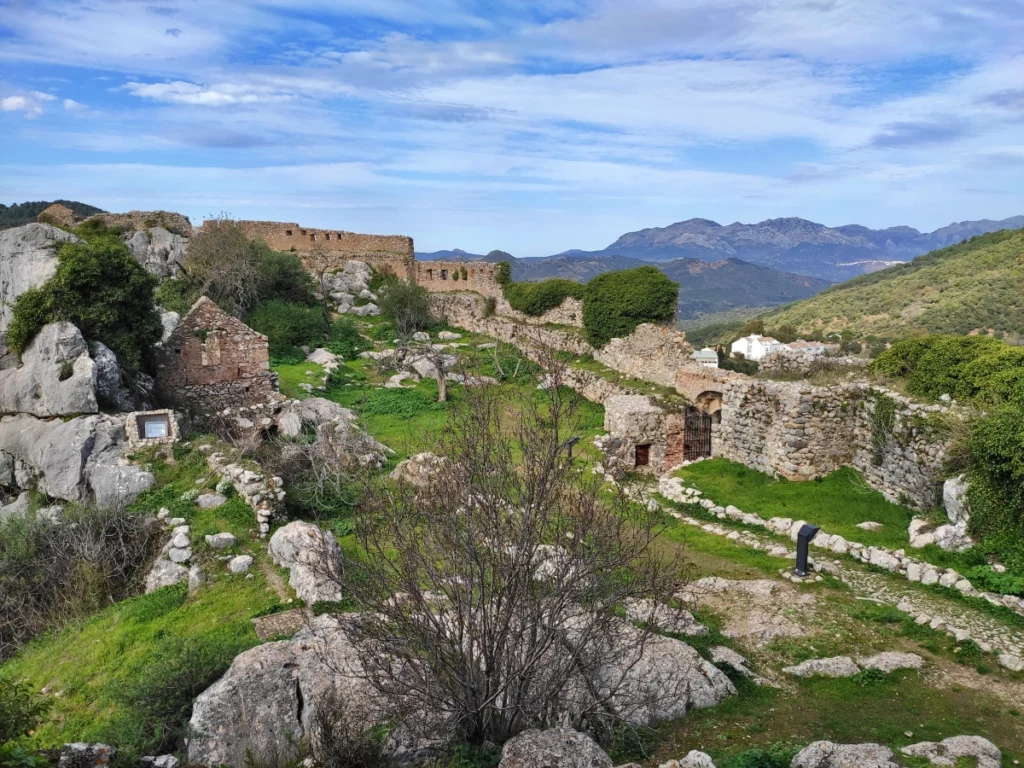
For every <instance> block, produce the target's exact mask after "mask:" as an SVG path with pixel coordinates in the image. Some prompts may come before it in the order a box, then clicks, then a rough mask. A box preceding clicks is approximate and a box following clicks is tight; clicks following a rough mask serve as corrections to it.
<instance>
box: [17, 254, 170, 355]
mask: <svg viewBox="0 0 1024 768" xmlns="http://www.w3.org/2000/svg"><path fill="white" fill-rule="evenodd" d="M156 284H157V281H156V278H155V277H153V276H152V275H150V274H148V273H147V272H146V271H145V270H144V269H143V268H142V266H141V265H140V264H139V262H138V261H136V259H135V257H134V256H132V254H131V252H130V251H129V250H128V248H127V247H126V246H125V245H124V243H122V242H121V241H120V240H118V239H117V238H116V237H112V236H107V237H96V238H94V239H93V240H91V241H88V242H84V243H67V244H64V245H63V246H61V248H60V253H59V255H58V258H57V270H56V272H55V274H54V276H53V277H52V278H51V279H50V280H48V281H47V282H46V283H45V284H44V285H43V286H41V287H40V288H38V289H37V290H35V291H32V290H30V291H26V292H25V293H24V294H22V295H21V296H19V297H18V299H17V301H15V302H14V308H13V316H12V322H11V328H12V329H13V332H10V331H9V332H8V335H7V343H8V346H9V347H10V348H11V350H12V351H13V352H15V353H16V354H19V355H20V354H21V353H22V352H24V350H25V348H26V347H27V346H28V344H29V342H31V340H32V339H33V338H34V337H35V335H36V333H38V332H39V330H40V329H41V328H42V327H43V325H45V324H46V323H51V322H57V321H67V322H70V323H74V325H76V326H77V327H78V329H79V330H81V332H82V335H83V336H84V337H85V338H86V340H87V341H100V342H103V343H104V344H106V345H107V346H108V347H110V348H111V349H112V350H113V351H114V352H115V353H116V354H117V357H118V360H119V361H120V362H121V363H122V365H125V366H127V367H128V368H134V369H141V368H142V367H143V364H144V363H145V362H146V361H147V360H148V359H149V356H150V354H151V350H152V347H153V345H154V344H155V343H156V342H158V341H159V340H160V336H161V335H162V334H163V326H162V325H161V324H160V315H159V314H158V313H157V311H156V309H155V308H154V305H153V291H154V289H155V288H156Z"/></svg>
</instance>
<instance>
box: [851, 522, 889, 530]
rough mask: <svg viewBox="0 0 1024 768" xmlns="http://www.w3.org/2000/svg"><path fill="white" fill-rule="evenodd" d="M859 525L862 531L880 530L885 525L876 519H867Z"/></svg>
mask: <svg viewBox="0 0 1024 768" xmlns="http://www.w3.org/2000/svg"><path fill="white" fill-rule="evenodd" d="M857 527H858V528H860V529H861V530H862V531H880V530H882V528H883V527H884V526H883V525H882V524H881V523H876V522H875V521H874V520H865V521H864V522H863V523H857Z"/></svg>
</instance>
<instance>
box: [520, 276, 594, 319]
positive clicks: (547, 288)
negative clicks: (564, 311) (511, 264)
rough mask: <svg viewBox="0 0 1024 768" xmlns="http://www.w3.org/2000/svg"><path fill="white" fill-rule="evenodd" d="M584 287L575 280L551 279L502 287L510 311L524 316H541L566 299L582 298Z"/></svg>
mask: <svg viewBox="0 0 1024 768" xmlns="http://www.w3.org/2000/svg"><path fill="white" fill-rule="evenodd" d="M583 291H584V286H583V285H582V284H581V283H577V282H576V281H575V280H566V279H564V278H561V277H553V278H551V279H550V280H541V281H539V282H535V283H512V282H509V283H507V284H506V285H505V286H504V289H503V292H504V294H505V300H506V301H507V302H508V303H509V305H510V306H511V307H512V309H515V310H517V311H519V312H522V313H523V314H524V315H531V316H536V315H542V314H544V313H545V312H547V311H548V310H549V309H554V308H555V307H557V306H559V305H561V303H562V302H563V301H564V300H565V299H566V298H567V297H570V296H571V297H572V298H574V299H582V298H583Z"/></svg>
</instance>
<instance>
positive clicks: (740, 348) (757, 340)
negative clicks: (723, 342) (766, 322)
mask: <svg viewBox="0 0 1024 768" xmlns="http://www.w3.org/2000/svg"><path fill="white" fill-rule="evenodd" d="M782 346H783V345H782V343H781V342H780V341H779V340H778V339H773V338H772V337H771V336H758V335H757V334H756V333H752V334H750V335H749V336H744V337H743V338H742V339H737V340H736V341H734V342H733V343H732V349H731V352H732V354H734V355H735V354H736V353H737V352H738V353H739V354H741V355H743V356H744V357H745V358H746V359H747V360H760V359H761V358H762V357H764V356H765V355H770V354H771V353H772V352H777V351H778V350H780V349H782Z"/></svg>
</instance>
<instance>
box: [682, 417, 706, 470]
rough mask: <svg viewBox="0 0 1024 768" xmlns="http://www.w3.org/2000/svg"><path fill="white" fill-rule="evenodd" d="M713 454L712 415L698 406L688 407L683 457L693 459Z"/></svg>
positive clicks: (688, 459) (687, 459)
mask: <svg viewBox="0 0 1024 768" xmlns="http://www.w3.org/2000/svg"><path fill="white" fill-rule="evenodd" d="M710 455H711V417H710V416H709V415H708V414H706V413H703V412H702V411H698V410H697V409H696V408H687V409H686V423H685V428H684V430H683V458H684V459H685V460H686V461H693V460H694V459H700V458H704V457H708V456H710Z"/></svg>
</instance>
